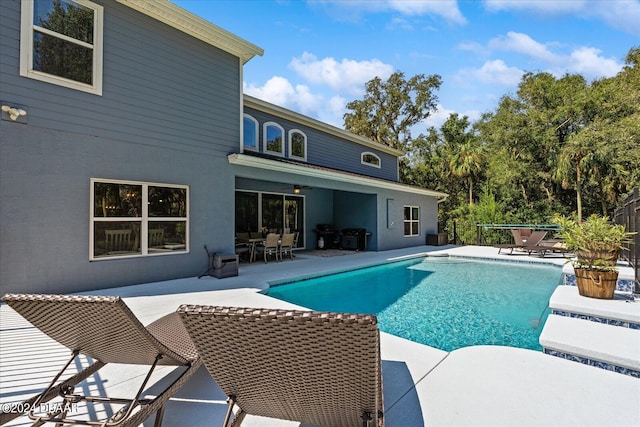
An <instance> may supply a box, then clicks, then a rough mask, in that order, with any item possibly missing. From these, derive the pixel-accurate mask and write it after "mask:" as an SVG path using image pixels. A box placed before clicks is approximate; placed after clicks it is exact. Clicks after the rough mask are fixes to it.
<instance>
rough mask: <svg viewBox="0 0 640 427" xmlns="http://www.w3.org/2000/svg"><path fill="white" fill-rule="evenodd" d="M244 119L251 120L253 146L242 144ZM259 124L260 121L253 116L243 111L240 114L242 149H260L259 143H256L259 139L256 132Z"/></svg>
mask: <svg viewBox="0 0 640 427" xmlns="http://www.w3.org/2000/svg"><path fill="white" fill-rule="evenodd" d="M244 119H249V120H251V121H252V122H253V125H254V126H255V128H254V130H255V132H254V133H255V137H254V138H253V139H254V146H253V147H247V146H246V145H244ZM259 124H260V123H258V121H257V120H256V119H255V118H254V117H253V116H251V115H250V114H247V113H244V114H243V115H242V149H243V150H251V151H259V149H260V147H259V144H258V141H259V138H258V134H259V133H260V132H259V131H258V125H259Z"/></svg>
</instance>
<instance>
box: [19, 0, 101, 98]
mask: <svg viewBox="0 0 640 427" xmlns="http://www.w3.org/2000/svg"><path fill="white" fill-rule="evenodd" d="M102 20H103V8H102V6H100V5H98V4H95V3H92V2H90V1H88V0H22V25H21V37H20V75H21V76H25V77H29V78H33V79H36V80H41V81H45V82H48V83H53V84H57V85H60V86H65V87H69V88H73V89H78V90H82V91H85V92H89V93H93V94H96V95H101V94H102Z"/></svg>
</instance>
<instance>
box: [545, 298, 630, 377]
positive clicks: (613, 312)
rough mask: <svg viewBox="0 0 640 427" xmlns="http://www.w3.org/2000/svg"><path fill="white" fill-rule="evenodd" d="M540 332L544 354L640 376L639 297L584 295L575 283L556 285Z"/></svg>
mask: <svg viewBox="0 0 640 427" xmlns="http://www.w3.org/2000/svg"><path fill="white" fill-rule="evenodd" d="M549 307H550V309H551V315H549V317H548V318H547V322H546V323H545V326H544V329H543V330H542V333H541V334H540V345H541V346H542V347H543V351H544V352H545V353H546V354H550V355H553V356H558V357H561V358H563V359H568V360H573V361H576V362H580V363H583V364H586V365H591V366H596V367H598V368H602V369H606V370H609V371H614V372H618V373H620V374H625V375H630V376H632V377H636V378H640V300H634V298H633V297H632V296H631V294H628V293H616V296H615V298H614V299H613V300H599V299H595V298H586V297H582V296H580V295H579V294H578V289H577V287H575V286H558V288H557V289H556V290H555V291H554V293H553V295H552V296H551V299H550V300H549Z"/></svg>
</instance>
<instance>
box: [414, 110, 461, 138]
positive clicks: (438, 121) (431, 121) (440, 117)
mask: <svg viewBox="0 0 640 427" xmlns="http://www.w3.org/2000/svg"><path fill="white" fill-rule="evenodd" d="M437 108H438V110H437V111H435V112H433V113H431V115H430V116H429V117H427V118H426V120H425V121H424V125H425V126H426V129H429V128H430V127H431V126H433V127H434V128H436V129H440V127H442V125H443V124H444V122H446V121H447V119H448V118H449V116H450V115H451V114H453V113H455V112H456V111H455V110H449V109H447V108H444V107H443V106H442V105H440V104H438V106H437ZM421 127H422V126H421ZM421 132H422V133H425V134H426V131H425V130H421Z"/></svg>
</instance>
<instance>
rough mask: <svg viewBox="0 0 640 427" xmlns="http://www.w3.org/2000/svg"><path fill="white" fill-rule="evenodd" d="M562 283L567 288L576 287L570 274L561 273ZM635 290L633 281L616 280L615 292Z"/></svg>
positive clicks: (574, 277)
mask: <svg viewBox="0 0 640 427" xmlns="http://www.w3.org/2000/svg"><path fill="white" fill-rule="evenodd" d="M563 276H564V278H563V282H564V284H565V285H567V286H578V284H577V283H576V275H575V274H571V273H563ZM634 289H635V281H634V280H631V279H620V278H619V279H618V282H617V283H616V290H617V291H620V292H633V290H634Z"/></svg>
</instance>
